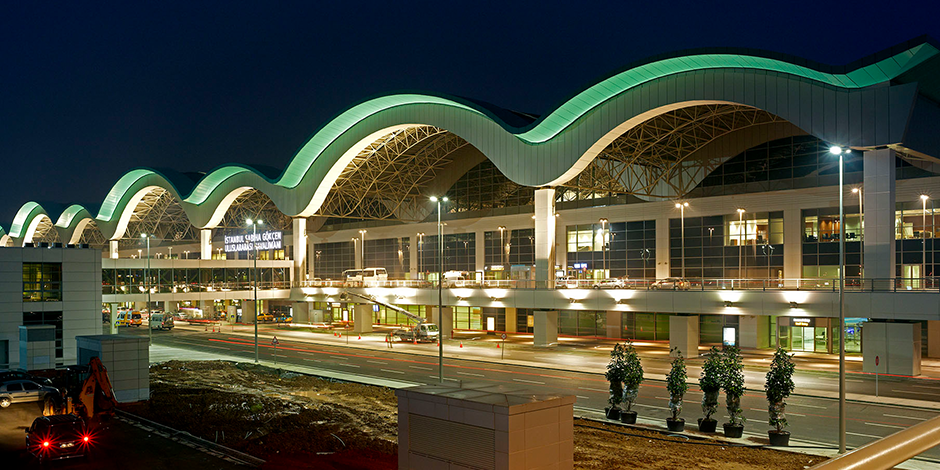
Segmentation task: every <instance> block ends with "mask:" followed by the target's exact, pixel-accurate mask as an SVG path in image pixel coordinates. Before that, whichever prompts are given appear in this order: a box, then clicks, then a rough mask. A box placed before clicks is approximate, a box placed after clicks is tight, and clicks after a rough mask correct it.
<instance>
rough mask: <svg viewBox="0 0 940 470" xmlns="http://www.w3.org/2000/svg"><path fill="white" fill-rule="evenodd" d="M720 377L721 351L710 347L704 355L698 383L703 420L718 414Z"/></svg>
mask: <svg viewBox="0 0 940 470" xmlns="http://www.w3.org/2000/svg"><path fill="white" fill-rule="evenodd" d="M721 375H722V370H721V351H719V350H718V348H716V347H715V346H712V348H711V349H710V350H709V351H708V353H706V354H705V362H704V363H703V364H702V375H701V376H700V378H699V381H698V385H699V387H700V388H701V389H702V393H703V395H702V413H704V414H705V420H709V419H711V416H712V415H713V414H715V413H717V412H718V392H719V391H720V390H721V382H722V377H721Z"/></svg>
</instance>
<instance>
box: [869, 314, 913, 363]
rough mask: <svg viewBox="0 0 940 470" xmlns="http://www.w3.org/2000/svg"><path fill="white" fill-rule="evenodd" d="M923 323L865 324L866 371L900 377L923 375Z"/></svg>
mask: <svg viewBox="0 0 940 470" xmlns="http://www.w3.org/2000/svg"><path fill="white" fill-rule="evenodd" d="M920 343H921V332H920V324H919V323H887V322H865V323H864V324H862V344H864V348H863V357H862V360H863V363H862V370H863V371H865V372H875V358H876V357H878V358H879V365H878V366H877V367H878V369H877V370H878V372H879V373H883V374H897V375H920V359H921V357H920V355H921V344H920Z"/></svg>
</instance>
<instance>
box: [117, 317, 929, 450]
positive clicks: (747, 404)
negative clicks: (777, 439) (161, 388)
mask: <svg viewBox="0 0 940 470" xmlns="http://www.w3.org/2000/svg"><path fill="white" fill-rule="evenodd" d="M130 333H132V334H135V333H136V332H130ZM162 333H164V334H159V335H154V342H155V344H160V345H166V346H173V347H177V348H183V349H191V350H198V351H204V352H205V351H218V352H219V353H220V354H227V355H233V356H238V357H244V358H246V359H253V358H254V343H253V340H252V339H251V338H249V337H246V336H242V335H236V334H227V333H214V334H212V333H204V332H202V331H197V330H193V329H186V328H177V329H176V330H175V331H173V332H162ZM138 334H139V333H138ZM278 338H279V340H280V344H279V345H278V348H277V356H278V357H277V360H278V361H279V362H282V363H284V362H289V363H292V364H299V365H305V366H309V367H316V368H321V369H328V370H334V371H341V372H346V373H355V374H361V375H367V376H372V377H383V378H387V379H394V380H399V381H408V382H415V383H437V382H438V375H437V370H438V363H437V359H436V357H429V356H422V355H415V354H412V353H410V352H409V351H408V349H411V350H414V349H418V348H421V349H427V350H432V351H436V350H437V347H436V345H429V344H425V345H420V344H419V345H410V344H409V345H407V346H408V347H409V348H403V347H399V346H396V349H394V350H363V349H358V348H351V347H345V346H343V345H341V344H340V343H339V342H338V344H336V345H322V344H311V343H308V342H304V341H298V340H292V339H288V338H286V337H285V336H284V335H281V334H278ZM260 350H261V353H260V355H261V358H262V359H263V360H268V361H271V360H273V359H274V353H275V349H274V347H273V346H272V345H271V344H270V337H266V338H263V339H262V341H261V345H260ZM598 370H599V371H602V370H603V369H602V368H601V369H598ZM444 375H445V379H446V380H447V381H451V382H459V381H474V382H480V381H483V382H491V383H501V384H516V385H518V384H524V385H526V386H528V387H530V388H531V389H533V390H534V391H537V392H541V393H545V392H553V393H564V394H571V395H575V396H577V402H576V407H577V408H578V409H589V410H602V409H603V408H604V406H605V405H606V401H607V382H606V381H605V380H604V378H603V375H602V374H601V373H600V372H599V373H596V374H590V373H584V372H577V371H567V370H557V369H543V368H537V367H527V366H520V365H511V364H498V363H488V362H479V361H473V360H465V359H453V358H445V370H444ZM690 375H691V374H690ZM830 380H831V379H830ZM892 383H894V384H895V385H889V386H888V388H889V389H891V388H892V387H894V389H896V390H901V391H903V390H907V389H912V390H913V391H915V392H916V391H917V390H923V391H924V392H925V393H928V392H929V393H935V392H936V393H937V394H940V385H934V384H929V385H918V384H917V383H914V384H908V383H906V382H903V381H893V382H892ZM882 386H884V384H882ZM912 387H924V388H922V389H917V388H912ZM927 387H929V388H927ZM696 389H697V387H696V386H692V387H690V391H689V392H688V394H687V395H686V402H685V407H684V412H683V416H684V417H685V418H686V420H687V422H688V423H692V424H693V425H694V423H695V420H696V419H697V418H698V417H699V416H701V408H700V406H699V402H700V400H701V397H702V394H701V392H699V391H697V390H696ZM921 398H922V397H921ZM667 402H668V394H667V392H666V389H665V383H664V382H662V381H654V380H647V381H646V382H644V384H643V385H642V387H641V389H640V394H639V399H638V402H637V404H636V410H637V411H638V412H639V414H640V416H641V417H642V418H649V419H655V420H665V418H667V417H668V416H669V410H668V405H667ZM722 404H723V402H722ZM742 408H743V409H744V412H745V413H744V414H745V416H746V417H747V419H748V422H747V425H746V426H747V427H746V431H745V436H750V437H753V438H763V439H766V436H767V434H766V431H767V430H769V429H770V427H769V425H768V424H767V402H766V399H765V398H764V396H763V393H761V392H759V391H749V392H748V393H747V394H746V395H745V396H744V397H743V399H742ZM723 411H724V408H723V407H722V408H721V410H720V412H719V414H722V415H723ZM938 414H940V412H938V411H934V410H926V409H918V408H911V407H904V406H895V405H890V404H889V405H882V404H870V403H849V404H848V408H847V415H848V416H849V418H848V420H847V432H846V435H847V442H848V445H849V447H858V446H861V445H864V444H866V443H868V442H871V441H872V440H875V439H879V438H882V437H885V436H887V435H890V434H892V433H894V432H896V431H898V430H901V429H905V428H907V427H909V426H911V425H914V424H917V423H919V422H921V421H924V420H926V419H929V418H932V417H934V416H937V415H938ZM719 419H720V420H723V419H725V418H719ZM787 419H788V421H789V422H790V427H789V430H790V431H791V432H792V438H791V439H792V440H794V441H800V442H804V443H808V444H810V445H821V446H827V447H837V443H838V434H837V433H838V402H837V401H836V400H833V399H829V398H820V397H814V396H795V397H791V398H790V399H789V400H788V413H787ZM719 429H720V427H719ZM923 457H925V458H928V459H930V460H931V461H935V462H937V463H938V464H940V449H933V450H931V451H929V452H927V453H925V454H924V455H923Z"/></svg>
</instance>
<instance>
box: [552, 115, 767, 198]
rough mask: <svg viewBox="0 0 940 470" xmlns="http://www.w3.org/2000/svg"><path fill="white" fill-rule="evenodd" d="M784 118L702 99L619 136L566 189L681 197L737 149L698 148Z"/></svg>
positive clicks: (573, 194)
mask: <svg viewBox="0 0 940 470" xmlns="http://www.w3.org/2000/svg"><path fill="white" fill-rule="evenodd" d="M781 121H783V119H781V118H779V117H777V116H775V115H773V114H770V113H768V112H766V111H762V110H759V109H756V108H751V107H747V106H740V105H723V104H722V105H702V106H691V107H687V108H681V109H677V110H675V111H671V112H669V113H666V114H662V115H660V116H657V117H654V118H652V119H650V120H648V121H646V122H643V123H642V124H640V125H639V126H637V127H634V128H633V129H630V130H629V131H627V132H626V133H624V134H623V135H621V136H620V137H618V138H617V139H616V140H614V141H613V142H612V143H611V144H610V145H609V146H607V148H605V149H604V150H603V151H602V152H601V153H600V155H598V156H597V158H595V159H594V160H593V161H592V162H591V163H590V164H589V165H588V166H587V167H586V168H585V169H584V171H582V172H581V173H580V174H578V176H576V177H575V178H573V179H571V180H570V181H568V182H567V183H565V184H564V185H562V187H561V188H559V189H560V192H561V200H563V201H572V200H579V199H591V198H595V197H605V196H609V195H613V194H629V195H634V196H637V197H640V198H643V199H658V198H675V197H681V196H683V195H685V194H687V193H688V192H689V191H691V190H692V189H693V188H695V186H696V185H697V184H698V183H699V182H700V181H701V180H702V179H703V178H704V177H705V176H707V175H708V174H709V173H711V172H712V171H714V170H715V169H716V168H718V166H719V165H721V164H722V163H724V161H725V160H727V159H728V158H730V157H732V156H733V155H725V156H721V157H714V156H711V157H709V156H697V155H696V152H697V151H698V150H700V149H702V148H703V147H705V146H706V145H708V144H709V143H711V142H713V141H715V140H716V139H718V138H720V137H722V136H725V135H727V134H730V133H731V132H734V131H738V130H741V129H746V128H749V127H754V126H760V125H764V124H772V123H776V122H781Z"/></svg>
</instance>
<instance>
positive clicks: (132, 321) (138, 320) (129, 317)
mask: <svg viewBox="0 0 940 470" xmlns="http://www.w3.org/2000/svg"><path fill="white" fill-rule="evenodd" d="M116 323H117V326H137V327H139V326H140V325H142V324H143V323H144V319H143V317H142V316H141V315H140V312H121V313H119V314H118V316H117V322H116Z"/></svg>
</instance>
